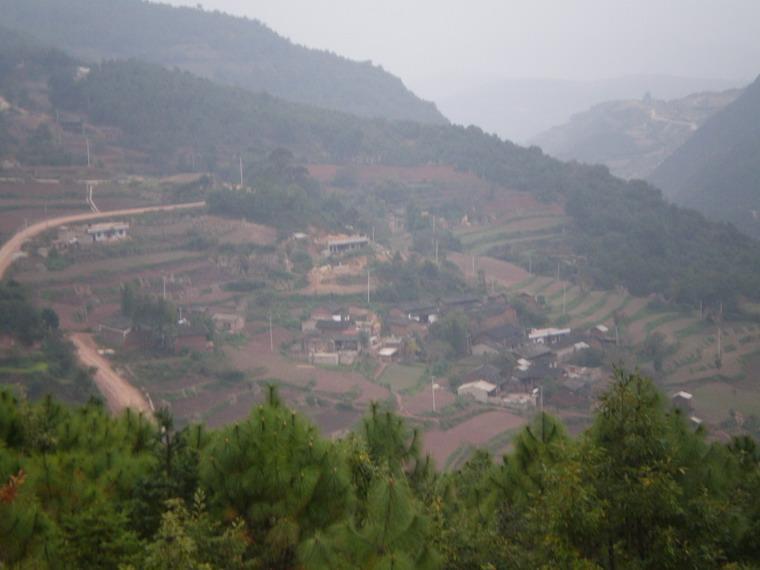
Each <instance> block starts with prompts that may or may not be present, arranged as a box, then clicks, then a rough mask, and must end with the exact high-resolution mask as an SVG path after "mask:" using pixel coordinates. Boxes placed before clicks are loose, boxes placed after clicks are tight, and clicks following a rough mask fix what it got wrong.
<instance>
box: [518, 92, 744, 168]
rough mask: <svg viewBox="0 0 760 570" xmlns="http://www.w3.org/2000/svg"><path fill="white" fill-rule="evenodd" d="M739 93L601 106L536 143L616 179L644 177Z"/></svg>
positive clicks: (619, 102)
mask: <svg viewBox="0 0 760 570" xmlns="http://www.w3.org/2000/svg"><path fill="white" fill-rule="evenodd" d="M739 94H740V91H738V90H735V89H734V90H730V91H723V92H720V93H696V94H693V95H689V96H687V97H683V98H681V99H673V100H669V101H665V100H660V99H654V98H652V97H649V96H646V97H643V98H642V99H628V100H621V101H609V102H607V103H600V104H598V105H595V106H593V107H591V108H590V109H588V110H587V111H584V112H582V113H578V114H576V115H573V117H572V118H571V119H570V120H569V121H568V122H567V123H565V124H563V125H560V126H556V127H554V128H552V129H550V130H548V131H546V132H544V133H542V134H540V135H538V136H537V137H535V138H534V139H533V140H532V141H531V142H532V143H533V144H536V145H538V146H540V147H541V148H542V149H543V150H544V151H545V152H547V153H548V154H550V155H552V156H556V157H557V158H560V159H562V160H579V161H581V162H586V163H591V164H604V165H606V166H608V167H609V169H610V170H611V171H612V173H613V174H615V175H616V176H620V177H622V178H626V179H632V178H642V179H643V178H646V177H647V176H648V175H649V174H651V173H652V171H653V170H654V169H655V168H657V166H659V165H660V164H661V163H662V162H663V161H664V160H665V159H666V158H667V157H668V156H670V154H671V153H672V152H673V151H675V150H676V149H677V148H678V147H680V146H681V145H682V144H683V143H684V142H686V141H687V140H688V139H689V137H690V136H691V135H692V134H693V133H694V131H696V130H697V129H698V128H699V127H700V126H701V125H702V124H704V122H705V121H706V120H707V119H709V118H710V117H711V116H712V115H713V114H715V113H716V112H718V111H719V110H720V109H722V108H723V107H725V106H726V105H728V104H729V103H731V102H732V101H733V100H734V99H736V97H738V96H739Z"/></svg>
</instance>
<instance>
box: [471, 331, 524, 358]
mask: <svg viewBox="0 0 760 570" xmlns="http://www.w3.org/2000/svg"><path fill="white" fill-rule="evenodd" d="M524 342H525V332H524V331H523V329H522V328H520V327H518V326H515V325H511V324H504V325H499V326H495V327H492V328H489V329H481V330H477V331H475V332H474V333H473V337H472V343H473V354H475V352H474V348H475V346H476V345H486V346H489V347H492V348H496V349H497V352H498V351H500V350H502V349H513V348H516V347H518V346H520V345H521V344H523V343H524Z"/></svg>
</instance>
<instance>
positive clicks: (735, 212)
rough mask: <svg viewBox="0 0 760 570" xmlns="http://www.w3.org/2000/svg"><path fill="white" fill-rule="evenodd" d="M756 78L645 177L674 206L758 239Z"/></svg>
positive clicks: (759, 93) (759, 106)
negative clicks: (698, 213)
mask: <svg viewBox="0 0 760 570" xmlns="http://www.w3.org/2000/svg"><path fill="white" fill-rule="evenodd" d="M758 117H760V77H758V79H756V80H755V81H754V82H753V83H752V84H751V85H749V86H748V87H747V88H746V89H745V90H744V92H743V93H742V95H741V96H740V97H739V98H738V99H736V100H735V101H734V102H733V103H731V104H730V105H728V106H726V107H725V108H724V109H723V110H722V111H720V112H718V113H716V114H715V115H714V116H712V117H711V118H710V119H709V120H708V121H707V122H706V123H705V124H704V125H703V126H702V127H701V128H700V129H699V130H698V131H697V132H696V133H695V134H694V135H693V136H692V137H691V138H690V139H689V140H688V141H687V142H686V143H685V144H684V145H683V146H681V147H680V148H679V149H678V150H677V151H676V152H674V153H673V154H672V155H671V156H670V157H669V158H668V159H667V160H666V161H665V162H663V164H661V165H660V166H659V167H658V168H657V169H656V170H655V171H654V172H653V173H652V175H651V176H650V177H649V180H650V181H651V182H652V183H654V184H655V185H657V186H658V187H660V188H662V190H663V191H664V193H665V195H666V196H667V197H668V198H669V199H671V200H673V201H674V202H675V203H677V204H680V205H684V206H687V207H691V208H695V209H697V210H700V211H701V212H702V213H704V214H705V215H707V216H708V217H711V218H713V219H717V220H721V221H727V222H731V223H733V224H735V225H736V226H737V227H738V228H739V229H741V230H742V231H744V232H746V233H748V234H750V235H752V236H754V237H760V223H759V222H758V216H757V212H758V211H759V210H760V166H758V165H760V121H758Z"/></svg>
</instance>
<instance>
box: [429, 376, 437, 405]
mask: <svg viewBox="0 0 760 570" xmlns="http://www.w3.org/2000/svg"><path fill="white" fill-rule="evenodd" d="M436 388H437V386H436V385H435V378H433V377H432V376H431V377H430V390H431V391H432V392H433V413H435V389H436Z"/></svg>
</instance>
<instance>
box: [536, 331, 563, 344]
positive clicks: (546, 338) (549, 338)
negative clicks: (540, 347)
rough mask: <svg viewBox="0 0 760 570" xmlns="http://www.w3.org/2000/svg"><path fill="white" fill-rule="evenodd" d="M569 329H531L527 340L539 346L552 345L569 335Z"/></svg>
mask: <svg viewBox="0 0 760 570" xmlns="http://www.w3.org/2000/svg"><path fill="white" fill-rule="evenodd" d="M570 332H571V329H555V328H548V329H531V331H530V332H529V333H528V339H529V340H530V341H532V342H537V343H539V344H554V343H555V342H558V341H559V340H560V339H561V338H562V337H563V336H567V335H569V334H570Z"/></svg>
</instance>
